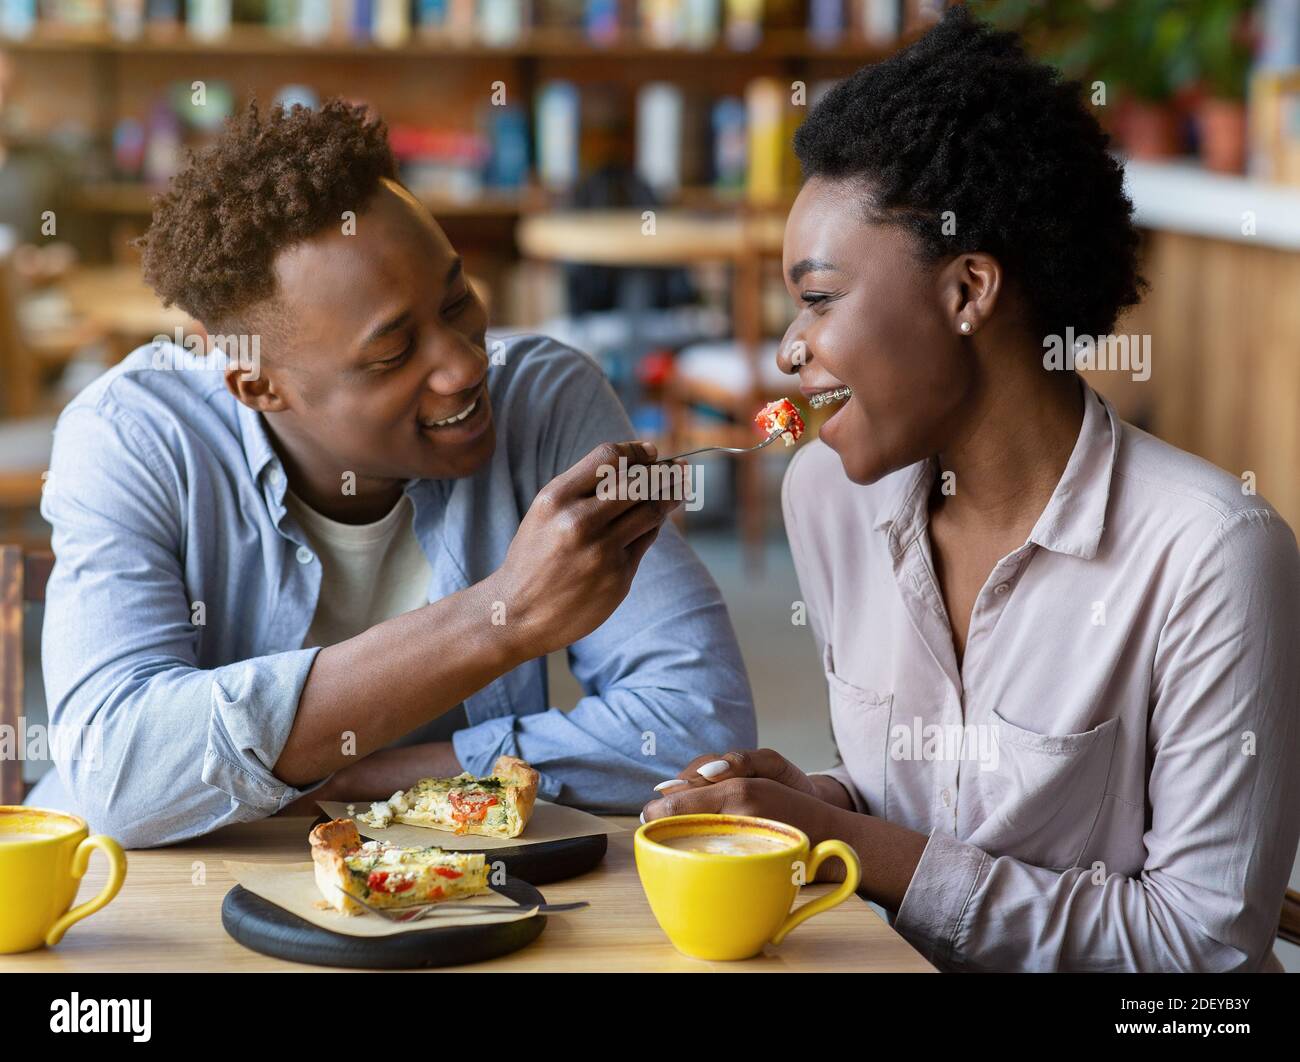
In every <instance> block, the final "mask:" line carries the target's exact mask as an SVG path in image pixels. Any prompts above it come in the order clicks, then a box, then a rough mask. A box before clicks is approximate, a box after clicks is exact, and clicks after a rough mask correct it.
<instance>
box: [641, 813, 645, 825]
mask: <svg viewBox="0 0 1300 1062" xmlns="http://www.w3.org/2000/svg"><path fill="white" fill-rule="evenodd" d="M641 825H642V826H644V825H645V812H644V811H643V812H641Z"/></svg>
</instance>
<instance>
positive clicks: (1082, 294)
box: [794, 7, 1144, 335]
mask: <svg viewBox="0 0 1300 1062" xmlns="http://www.w3.org/2000/svg"><path fill="white" fill-rule="evenodd" d="M1107 143H1108V137H1107V136H1106V134H1105V133H1104V132H1103V131H1102V129H1101V127H1100V126H1099V125H1098V123H1097V121H1096V119H1095V118H1094V117H1093V116H1092V114H1091V113H1090V112H1089V110H1088V109H1087V107H1086V106H1085V104H1084V103H1083V100H1082V94H1081V89H1080V86H1079V84H1078V83H1077V82H1066V81H1062V80H1061V79H1060V77H1059V76H1058V74H1057V72H1056V71H1055V70H1054V69H1053V68H1051V67H1049V66H1047V65H1045V64H1043V63H1039V62H1036V61H1034V60H1032V59H1030V58H1029V57H1027V56H1026V55H1025V52H1024V51H1023V49H1022V47H1021V45H1020V42H1019V39H1018V38H1017V37H1016V35H1015V34H1012V33H1000V32H997V31H995V30H993V29H992V28H991V27H990V26H988V25H987V24H986V23H983V22H979V21H977V20H976V19H974V18H973V17H972V16H970V15H969V14H968V13H967V11H966V9H965V8H964V7H956V8H951V9H949V10H948V11H947V12H946V13H945V15H944V17H943V19H942V20H941V21H940V22H939V23H938V24H937V25H936V26H935V27H934V28H933V29H931V30H930V31H929V32H928V33H926V34H925V36H923V37H921V38H920V39H918V40H917V41H915V42H914V43H913V44H911V45H909V46H908V47H906V48H904V49H903V50H901V51H899V52H898V53H896V54H895V55H893V56H891V57H890V58H888V59H886V60H885V61H884V62H881V63H878V64H876V65H874V66H866V67H863V68H862V69H861V70H859V71H858V72H857V73H855V74H854V75H853V76H852V77H850V78H848V79H847V80H845V81H843V82H841V83H839V84H838V85H836V86H835V87H834V88H833V89H831V90H830V92H828V93H827V94H826V96H825V97H824V98H823V100H822V101H821V102H820V103H819V104H818V106H817V107H815V108H814V109H813V111H812V113H811V114H810V115H809V116H808V118H807V120H806V121H805V122H804V123H803V125H802V126H801V127H800V128H799V130H798V132H797V133H796V134H795V139H794V147H795V153H796V154H797V155H798V157H799V161H800V164H801V165H802V167H803V172H804V176H805V178H811V177H823V178H831V179H850V180H856V181H857V182H860V183H861V185H862V190H863V208H864V213H865V216H866V217H867V218H868V219H869V220H873V221H894V222H898V223H901V224H903V225H905V226H906V227H907V228H908V229H909V230H910V231H911V232H912V233H913V234H914V235H915V237H916V239H917V241H918V243H919V246H920V250H921V254H922V256H923V257H924V258H925V259H926V260H929V261H934V260H937V259H940V258H943V257H945V256H949V255H954V254H959V253H963V252H969V251H983V252H986V253H988V254H991V255H993V256H994V257H995V258H997V259H998V261H999V262H1000V263H1001V264H1002V265H1003V267H1004V268H1005V269H1006V270H1007V274H1008V278H1009V280H1010V281H1011V282H1012V283H1014V285H1015V287H1016V289H1017V290H1018V291H1019V292H1020V294H1021V295H1022V297H1023V298H1024V299H1025V300H1026V302H1027V305H1028V310H1029V313H1030V314H1031V316H1032V319H1031V320H1030V321H1029V322H1028V324H1029V325H1030V326H1031V327H1032V328H1034V329H1035V330H1037V331H1039V332H1041V333H1042V334H1043V335H1051V334H1063V333H1064V331H1065V328H1066V326H1073V327H1074V329H1075V330H1076V331H1078V332H1079V333H1081V334H1087V335H1105V334H1108V333H1109V332H1110V331H1111V329H1112V328H1113V326H1114V324H1115V320H1116V318H1117V317H1118V316H1119V314H1120V312H1121V311H1122V310H1123V309H1124V308H1125V307H1127V306H1131V305H1133V304H1135V303H1136V302H1137V301H1138V300H1139V298H1140V297H1141V294H1140V293H1141V289H1142V288H1143V287H1144V282H1143V280H1142V278H1141V277H1140V276H1139V274H1138V252H1139V237H1138V233H1137V231H1136V229H1135V228H1134V227H1133V222H1132V212H1133V204H1132V203H1131V202H1130V201H1129V199H1128V198H1127V196H1126V195H1125V194H1124V189H1123V170H1122V168H1121V166H1120V164H1119V163H1118V162H1117V161H1116V160H1115V159H1114V158H1112V157H1111V156H1110V155H1109V154H1108V153H1107V151H1106V146H1107ZM948 211H951V212H952V213H951V214H948V213H947V212H948ZM945 223H947V224H945ZM954 226H955V231H954Z"/></svg>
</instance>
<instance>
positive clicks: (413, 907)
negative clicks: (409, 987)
mask: <svg viewBox="0 0 1300 1062" xmlns="http://www.w3.org/2000/svg"><path fill="white" fill-rule="evenodd" d="M334 887H335V888H336V889H338V890H339V892H341V893H343V895H344V896H347V897H349V898H350V899H353V900H356V902H357V903H359V904H361V906H362V907H364V908H365V909H366V910H367V911H370V912H372V913H373V914H377V915H381V916H382V917H384V918H386V919H388V921H390V922H414V921H416V920H417V919H419V918H423V917H424V916H425V915H427V914H428V913H429V912H430V911H431V910H435V909H438V908H441V909H443V910H447V911H465V910H470V911H506V912H509V913H511V914H514V913H516V912H518V911H531V912H532V913H533V914H557V913H559V912H561V911H576V910H578V909H580V908H582V907H590V906H591V904H590V903H588V902H587V901H586V900H577V901H575V902H574V903H529V904H523V903H521V904H516V905H515V906H514V907H505V906H502V905H501V904H493V903H460V902H457V903H454V904H453V905H450V906H446V905H444V904H440V903H407V904H402V905H400V906H398V907H371V906H370V904H368V903H366V901H365V900H363V899H361V898H360V897H359V896H353V895H352V894H351V893H350V892H347V891H346V890H344V889H343V888H342V887H340V886H338V885H335V886H334ZM398 912H408V913H402V914H399V913H398Z"/></svg>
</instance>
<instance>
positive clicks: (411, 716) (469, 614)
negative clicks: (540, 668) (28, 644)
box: [275, 579, 538, 793]
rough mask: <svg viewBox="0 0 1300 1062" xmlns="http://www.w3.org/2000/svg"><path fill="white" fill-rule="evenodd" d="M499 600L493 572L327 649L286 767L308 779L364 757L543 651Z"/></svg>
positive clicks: (306, 691) (284, 754) (283, 757)
mask: <svg viewBox="0 0 1300 1062" xmlns="http://www.w3.org/2000/svg"><path fill="white" fill-rule="evenodd" d="M496 604H497V599H496V597H495V594H494V591H493V584H492V581H491V580H490V579H488V580H484V581H483V582H481V583H478V584H476V585H474V586H471V587H468V588H467V589H465V590H461V591H460V592H458V593H455V594H452V595H450V596H449V597H446V598H443V599H442V600H441V601H435V602H434V603H433V604H431V605H426V606H425V607H424V608H420V609H416V610H414V611H412V612H408V613H406V614H405V615H403V616H397V617H395V618H393V619H391V620H386V621H385V622H383V623H380V624H377V625H376V626H374V627H371V628H370V630H368V631H364V632H363V633H361V634H359V635H357V636H356V637H355V638H349V639H348V640H347V641H345V642H339V643H338V644H337V645H331V646H328V647H326V648H324V649H322V650H321V651H320V652H319V653H318V654H317V656H316V660H315V662H314V663H313V665H312V669H311V672H310V673H309V674H308V676H307V682H306V684H305V685H304V687H303V691H302V696H301V697H300V698H299V701H298V710H297V714H296V715H295V716H294V721H293V728H292V730H290V732H289V738H288V740H287V741H286V742H285V745H284V748H283V749H282V750H281V753H280V758H279V759H278V760H277V761H276V763H275V774H276V776H277V777H278V778H280V779H281V780H283V781H285V782H287V783H289V784H290V785H295V786H303V785H310V784H311V783H312V782H315V781H318V780H319V779H321V778H324V777H325V776H327V775H329V774H332V773H333V772H334V771H337V770H339V769H340V768H342V767H344V766H346V765H348V764H354V765H355V764H357V762H358V761H357V757H358V756H365V755H367V754H368V753H370V752H373V751H374V750H376V749H380V748H383V747H384V746H385V745H388V744H390V743H391V742H393V741H395V740H396V739H397V738H399V737H401V736H402V735H404V734H408V733H410V732H411V731H412V730H414V729H415V728H416V727H418V726H421V725H423V724H424V723H427V722H428V721H429V720H431V719H435V718H437V717H438V716H440V715H442V714H443V713H444V712H446V711H449V710H450V709H452V708H454V707H455V706H456V705H458V704H460V703H461V702H462V701H463V700H464V699H465V698H466V697H468V696H469V695H470V694H471V693H474V692H476V691H477V690H480V689H482V688H483V687H484V686H486V685H488V684H489V683H490V682H492V681H494V680H495V679H497V678H499V677H500V676H501V675H504V674H505V673H506V672H507V671H510V670H511V669H513V668H515V667H518V666H519V665H520V664H522V663H524V662H525V661H526V660H530V659H532V658H533V657H534V656H536V655H538V653H537V652H535V651H534V648H535V647H534V646H533V645H532V644H531V642H530V640H529V636H528V633H527V625H526V624H525V623H524V622H522V620H521V619H520V618H519V617H509V616H507V617H505V619H506V622H504V623H494V622H493V620H494V619H495V618H497V617H496V615H495V614H494V606H496ZM512 619H513V620H514V622H511V620H512ZM347 733H351V734H352V735H354V737H353V741H352V744H351V745H350V746H348V747H346V748H345V745H344V736H345V734H347ZM426 747H427V746H426ZM392 791H393V788H392V787H390V788H389V790H388V792H390V793H391V792H392Z"/></svg>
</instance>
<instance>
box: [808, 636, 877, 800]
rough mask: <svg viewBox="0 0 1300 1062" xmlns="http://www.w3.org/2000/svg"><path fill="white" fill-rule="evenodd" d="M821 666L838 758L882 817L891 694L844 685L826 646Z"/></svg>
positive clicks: (849, 683)
mask: <svg viewBox="0 0 1300 1062" xmlns="http://www.w3.org/2000/svg"><path fill="white" fill-rule="evenodd" d="M823 664H824V667H825V671H826V684H827V687H828V689H829V693H830V705H831V730H832V732H833V733H834V735H835V745H836V747H837V748H838V750H839V754H840V759H841V760H842V761H843V762H844V767H845V769H846V770H847V771H848V773H849V777H850V778H851V779H852V780H853V784H854V786H855V787H856V788H857V790H858V793H859V794H860V795H861V796H862V799H863V800H865V801H866V803H867V808H868V810H869V811H870V813H871V814H873V815H879V816H881V817H885V816H886V813H887V810H888V809H887V799H886V783H887V781H888V778H887V776H886V770H885V768H886V766H887V764H888V761H889V755H888V748H889V719H890V714H891V711H892V708H893V703H894V696H893V694H892V693H878V692H876V691H875V690H869V689H864V688H863V687H861V686H855V685H854V684H853V683H851V682H846V681H845V680H844V679H842V678H841V677H840V676H839V675H837V674H836V673H835V666H834V661H833V659H832V656H831V649H830V646H827V647H826V650H825V653H824V656H823Z"/></svg>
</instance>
